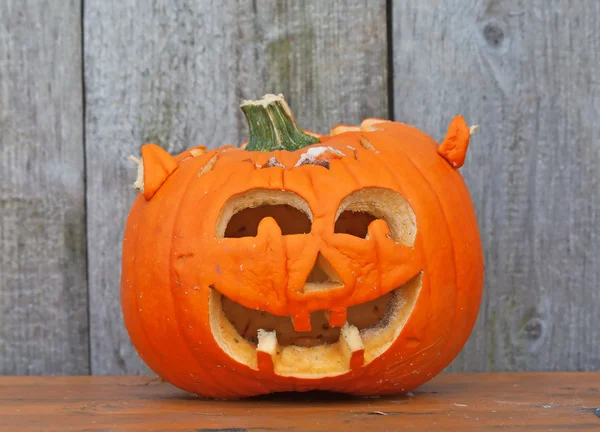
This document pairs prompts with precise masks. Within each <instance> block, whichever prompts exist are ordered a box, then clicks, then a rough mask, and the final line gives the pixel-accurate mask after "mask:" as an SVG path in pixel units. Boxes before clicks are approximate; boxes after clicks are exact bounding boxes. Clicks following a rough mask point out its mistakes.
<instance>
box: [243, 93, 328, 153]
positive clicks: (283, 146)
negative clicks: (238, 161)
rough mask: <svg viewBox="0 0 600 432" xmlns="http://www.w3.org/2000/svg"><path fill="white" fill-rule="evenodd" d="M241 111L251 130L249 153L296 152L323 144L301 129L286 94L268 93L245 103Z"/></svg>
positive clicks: (247, 148)
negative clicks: (313, 145)
mask: <svg viewBox="0 0 600 432" xmlns="http://www.w3.org/2000/svg"><path fill="white" fill-rule="evenodd" d="M240 108H241V109H242V111H243V112H244V115H245V116H246V120H247V121H248V128H249V137H248V145H247V146H246V150H249V151H264V152H270V151H274V150H289V151H293V150H298V149H300V148H302V147H306V146H308V145H311V144H316V143H318V142H320V141H319V139H318V138H315V137H313V136H311V135H308V134H305V133H304V132H302V130H301V129H300V128H299V127H298V125H297V124H296V121H295V120H294V116H293V114H292V111H291V110H290V107H289V106H288V104H287V103H286V101H285V99H283V95H273V94H268V95H265V96H263V97H262V99H260V100H256V101H244V102H243V103H242V105H241V106H240Z"/></svg>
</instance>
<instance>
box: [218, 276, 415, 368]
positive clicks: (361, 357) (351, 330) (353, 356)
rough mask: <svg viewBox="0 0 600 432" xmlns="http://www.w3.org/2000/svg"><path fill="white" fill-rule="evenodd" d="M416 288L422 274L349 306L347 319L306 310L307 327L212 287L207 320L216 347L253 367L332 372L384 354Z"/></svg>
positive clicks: (403, 320) (409, 308)
mask: <svg viewBox="0 0 600 432" xmlns="http://www.w3.org/2000/svg"><path fill="white" fill-rule="evenodd" d="M420 289H421V275H420V274H419V275H417V276H415V277H414V278H413V279H411V280H410V281H408V282H407V283H406V284H404V285H402V286H401V287H398V288H396V289H394V290H393V291H391V292H389V293H388V294H385V295H383V296H381V297H379V298H376V299H374V300H371V301H369V302H366V303H363V304H360V305H355V306H352V307H349V308H348V310H347V319H346V323H345V324H344V325H343V326H342V327H339V326H334V325H332V324H331V321H332V320H331V316H330V314H329V312H328V311H316V312H313V313H311V315H310V324H311V325H310V331H297V330H295V329H294V324H293V322H292V319H291V318H290V317H289V316H277V315H273V314H271V313H269V312H266V311H257V310H252V309H248V308H246V307H244V306H242V305H240V304H239V303H236V302H234V301H233V300H231V299H229V298H227V297H225V296H224V295H222V294H221V293H219V292H218V291H217V290H216V289H211V298H210V325H211V330H212V332H213V334H214V336H215V340H216V341H217V342H218V344H219V346H220V347H221V349H223V350H224V351H225V352H226V353H227V354H228V355H229V356H231V357H233V358H234V359H235V360H236V361H238V362H240V363H244V364H246V365H247V366H249V367H251V368H253V369H256V370H269V371H272V372H273V373H275V374H276V375H281V376H295V377H303V378H311V377H312V378H319V377H325V376H335V375H340V374H343V373H347V372H348V371H350V370H352V369H355V368H359V367H361V366H363V365H366V364H368V363H370V362H371V361H373V360H374V359H375V358H377V357H379V356H380V355H381V354H383V353H384V352H385V351H386V350H387V349H388V348H389V347H390V346H391V345H392V343H393V342H394V341H395V340H396V338H397V337H398V335H399V334H400V331H401V330H402V327H404V324H405V323H406V321H407V319H408V317H409V316H410V313H411V312H412V310H413V308H414V306H415V303H416V299H417V298H418V295H419V292H420Z"/></svg>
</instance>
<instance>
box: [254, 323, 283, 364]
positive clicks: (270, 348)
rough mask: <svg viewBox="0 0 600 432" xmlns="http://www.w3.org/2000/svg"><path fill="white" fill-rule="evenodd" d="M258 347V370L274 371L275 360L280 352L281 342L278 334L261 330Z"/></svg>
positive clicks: (259, 331) (258, 333)
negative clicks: (278, 339)
mask: <svg viewBox="0 0 600 432" xmlns="http://www.w3.org/2000/svg"><path fill="white" fill-rule="evenodd" d="M257 335H258V346H257V347H256V361H257V363H258V370H260V371H273V370H274V369H275V358H276V356H277V351H279V342H278V341H277V333H276V332H275V331H274V330H273V331H267V330H263V329H259V330H258V332H257Z"/></svg>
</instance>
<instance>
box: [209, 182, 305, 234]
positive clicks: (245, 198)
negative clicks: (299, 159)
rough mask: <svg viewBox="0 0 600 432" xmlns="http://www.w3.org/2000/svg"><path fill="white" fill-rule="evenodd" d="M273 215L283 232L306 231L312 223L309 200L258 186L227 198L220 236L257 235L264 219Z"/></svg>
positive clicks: (219, 222)
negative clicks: (258, 187)
mask: <svg viewBox="0 0 600 432" xmlns="http://www.w3.org/2000/svg"><path fill="white" fill-rule="evenodd" d="M267 217H272V218H273V219H274V220H275V222H277V225H279V228H280V229H281V234H282V235H293V234H306V233H309V232H310V230H311V226H312V213H311V211H310V208H309V206H308V203H307V202H306V201H304V199H302V198H301V197H300V196H298V195H296V194H294V193H292V192H287V191H273V190H267V189H256V190H252V191H249V192H246V193H244V194H240V195H236V196H234V197H232V198H230V199H229V201H227V203H226V204H225V206H224V207H223V210H222V211H221V216H220V217H219V221H218V222H217V237H221V238H222V237H225V238H240V237H254V236H256V235H257V233H258V225H259V224H260V221H262V220H263V219H264V218H267Z"/></svg>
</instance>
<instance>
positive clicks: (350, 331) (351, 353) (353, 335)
mask: <svg viewBox="0 0 600 432" xmlns="http://www.w3.org/2000/svg"><path fill="white" fill-rule="evenodd" d="M340 336H341V337H340V345H341V347H342V353H343V355H344V357H346V360H347V361H348V365H349V367H350V369H356V368H359V367H361V366H362V365H364V364H365V346H364V344H363V341H362V338H361V337H360V332H359V331H358V328H357V327H356V326H354V325H352V324H349V323H348V322H347V321H346V324H344V326H343V327H342V331H341V335H340Z"/></svg>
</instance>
